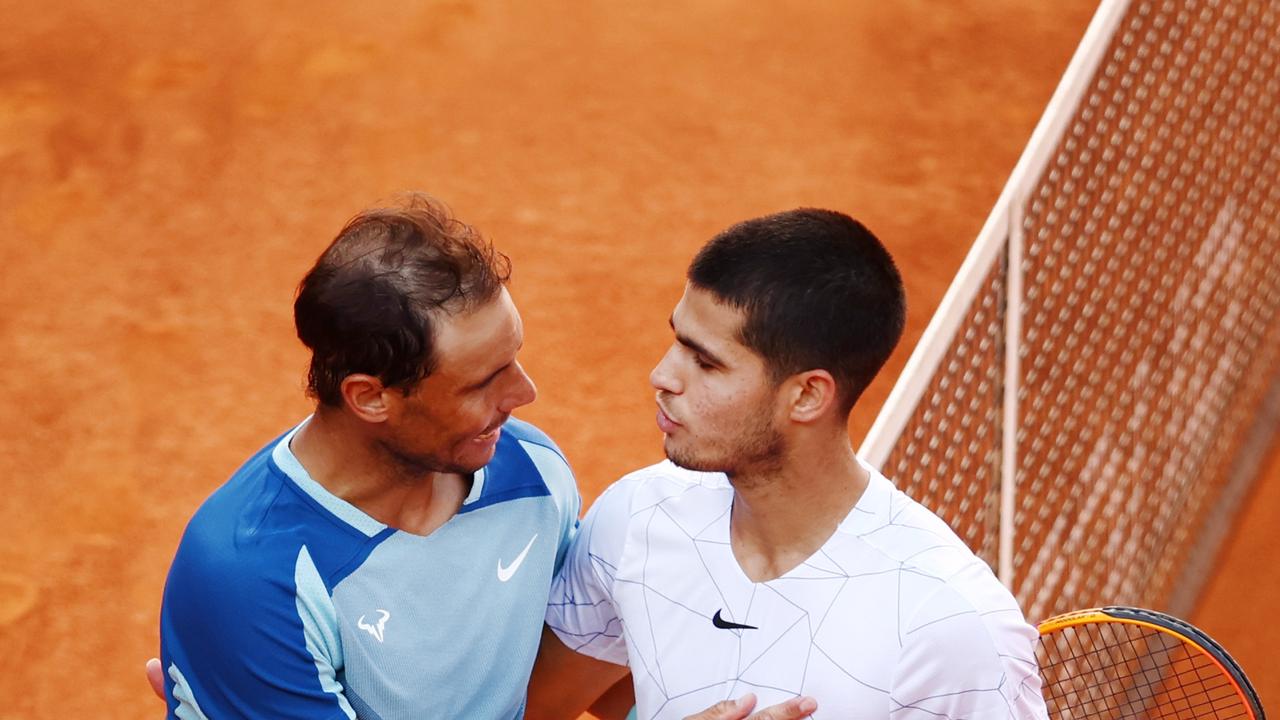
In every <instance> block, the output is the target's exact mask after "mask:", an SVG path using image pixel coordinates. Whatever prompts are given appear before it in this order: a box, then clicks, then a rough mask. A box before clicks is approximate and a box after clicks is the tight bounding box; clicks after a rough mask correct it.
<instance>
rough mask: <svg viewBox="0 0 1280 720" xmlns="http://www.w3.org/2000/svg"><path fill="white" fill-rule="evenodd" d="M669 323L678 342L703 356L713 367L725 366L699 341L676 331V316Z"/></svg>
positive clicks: (669, 319) (668, 320)
mask: <svg viewBox="0 0 1280 720" xmlns="http://www.w3.org/2000/svg"><path fill="white" fill-rule="evenodd" d="M667 323H668V324H669V325H671V329H672V331H674V332H675V334H676V342H678V343H680V344H681V345H683V346H685V347H687V348H689V349H690V350H692V351H694V352H695V353H697V354H699V355H701V356H702V358H703V359H704V360H706V361H707V362H709V363H711V364H712V365H720V366H721V367H723V366H724V361H723V360H721V359H720V357H719V356H718V355H716V354H715V353H713V352H711V351H710V350H708V349H707V348H706V347H704V346H703V345H702V344H701V343H699V342H698V341H697V340H694V339H693V338H691V337H689V336H688V335H684V334H681V333H680V331H678V330H676V321H675V315H672V316H671V317H670V318H668V319H667Z"/></svg>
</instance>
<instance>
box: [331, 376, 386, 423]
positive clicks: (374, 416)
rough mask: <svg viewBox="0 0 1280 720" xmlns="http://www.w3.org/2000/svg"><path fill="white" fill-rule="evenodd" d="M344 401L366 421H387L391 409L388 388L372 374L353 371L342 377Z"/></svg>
mask: <svg viewBox="0 0 1280 720" xmlns="http://www.w3.org/2000/svg"><path fill="white" fill-rule="evenodd" d="M340 388H341V390H342V402H343V403H344V404H345V405H346V406H347V409H348V410H350V411H351V412H352V414H354V415H355V416H356V417H357V418H359V419H361V420H363V421H365V422H373V423H378V422H385V421H386V419H387V417H388V414H389V412H390V410H391V408H390V404H389V403H388V401H387V393H388V390H387V388H385V387H384V386H383V385H382V381H381V380H379V379H378V378H376V377H374V376H372V375H365V374H363V373H353V374H351V375H348V376H346V377H344V378H342V385H341V386H340Z"/></svg>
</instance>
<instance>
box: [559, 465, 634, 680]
mask: <svg viewBox="0 0 1280 720" xmlns="http://www.w3.org/2000/svg"><path fill="white" fill-rule="evenodd" d="M635 487H636V481H634V480H621V481H619V482H617V483H614V484H613V485H612V486H611V487H610V488H609V489H608V490H606V491H605V492H604V494H603V495H601V496H600V498H599V499H597V500H596V502H595V504H593V505H592V506H591V508H590V510H588V511H587V516H586V518H584V519H583V521H582V525H581V527H580V528H579V529H578V532H577V535H576V536H575V537H574V538H573V541H572V543H570V545H569V551H568V553H567V554H566V556H565V560H564V565H563V566H562V567H561V568H560V572H559V573H558V574H557V575H556V579H555V582H554V583H553V584H552V586H551V597H550V599H549V600H548V602H547V617H546V620H547V625H548V627H550V628H551V630H552V631H553V632H555V634H556V635H557V636H558V637H559V638H560V640H561V641H562V642H564V644H565V645H566V646H568V647H569V648H571V649H573V650H575V651H577V652H580V653H583V654H584V655H590V656H591V657H594V658H596V659H598V660H604V661H606V662H611V663H614V664H617V665H626V664H627V646H626V640H625V638H624V637H623V631H622V620H621V618H620V615H619V612H618V608H617V606H616V604H615V601H614V595H613V583H614V576H615V574H616V571H617V568H618V564H619V562H621V559H622V554H623V551H624V550H625V546H626V536H627V527H628V524H629V522H630V519H631V511H630V507H631V498H632V494H633V493H634V491H635Z"/></svg>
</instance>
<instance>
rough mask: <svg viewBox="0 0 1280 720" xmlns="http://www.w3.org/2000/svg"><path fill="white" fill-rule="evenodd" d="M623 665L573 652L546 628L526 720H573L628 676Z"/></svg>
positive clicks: (530, 688) (539, 650) (536, 665)
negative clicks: (572, 719)
mask: <svg viewBox="0 0 1280 720" xmlns="http://www.w3.org/2000/svg"><path fill="white" fill-rule="evenodd" d="M627 672H628V671H627V667H626V666H625V665H615V664H613V663H611V662H605V661H604V660H597V659H595V658H593V657H591V656H590V655H583V654H581V653H577V652H574V651H573V650H570V649H569V648H568V647H566V646H565V644H564V643H563V642H561V640H560V638H559V637H557V636H556V634H555V633H554V632H552V631H551V629H550V628H548V627H543V629H542V645H540V646H539V647H538V660H537V662H535V663H534V665H533V676H532V677H531V678H530V680H529V700H528V703H527V704H526V706H525V717H526V718H527V719H528V720H568V719H571V718H576V717H578V716H579V715H581V714H582V713H583V712H585V711H586V710H587V708H588V707H590V706H591V704H592V703H593V702H595V701H596V699H597V698H599V697H600V696H601V695H603V694H604V693H605V691H606V690H608V689H609V688H610V687H612V686H613V685H614V684H615V683H617V682H618V681H619V680H621V679H622V678H623V677H626V675H627Z"/></svg>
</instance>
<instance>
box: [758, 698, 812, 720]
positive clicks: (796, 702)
mask: <svg viewBox="0 0 1280 720" xmlns="http://www.w3.org/2000/svg"><path fill="white" fill-rule="evenodd" d="M753 700H754V699H753ZM753 704H754V703H753ZM817 709H818V701H817V700H814V699H813V698H811V697H798V698H791V699H790V700H788V701H786V702H783V703H778V704H777V705H770V706H769V707H767V708H765V709H763V710H761V711H760V712H757V713H752V715H751V716H750V717H748V718H747V720H801V718H807V717H809V716H810V715H812V714H813V713H814V712H815V711H817Z"/></svg>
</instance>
